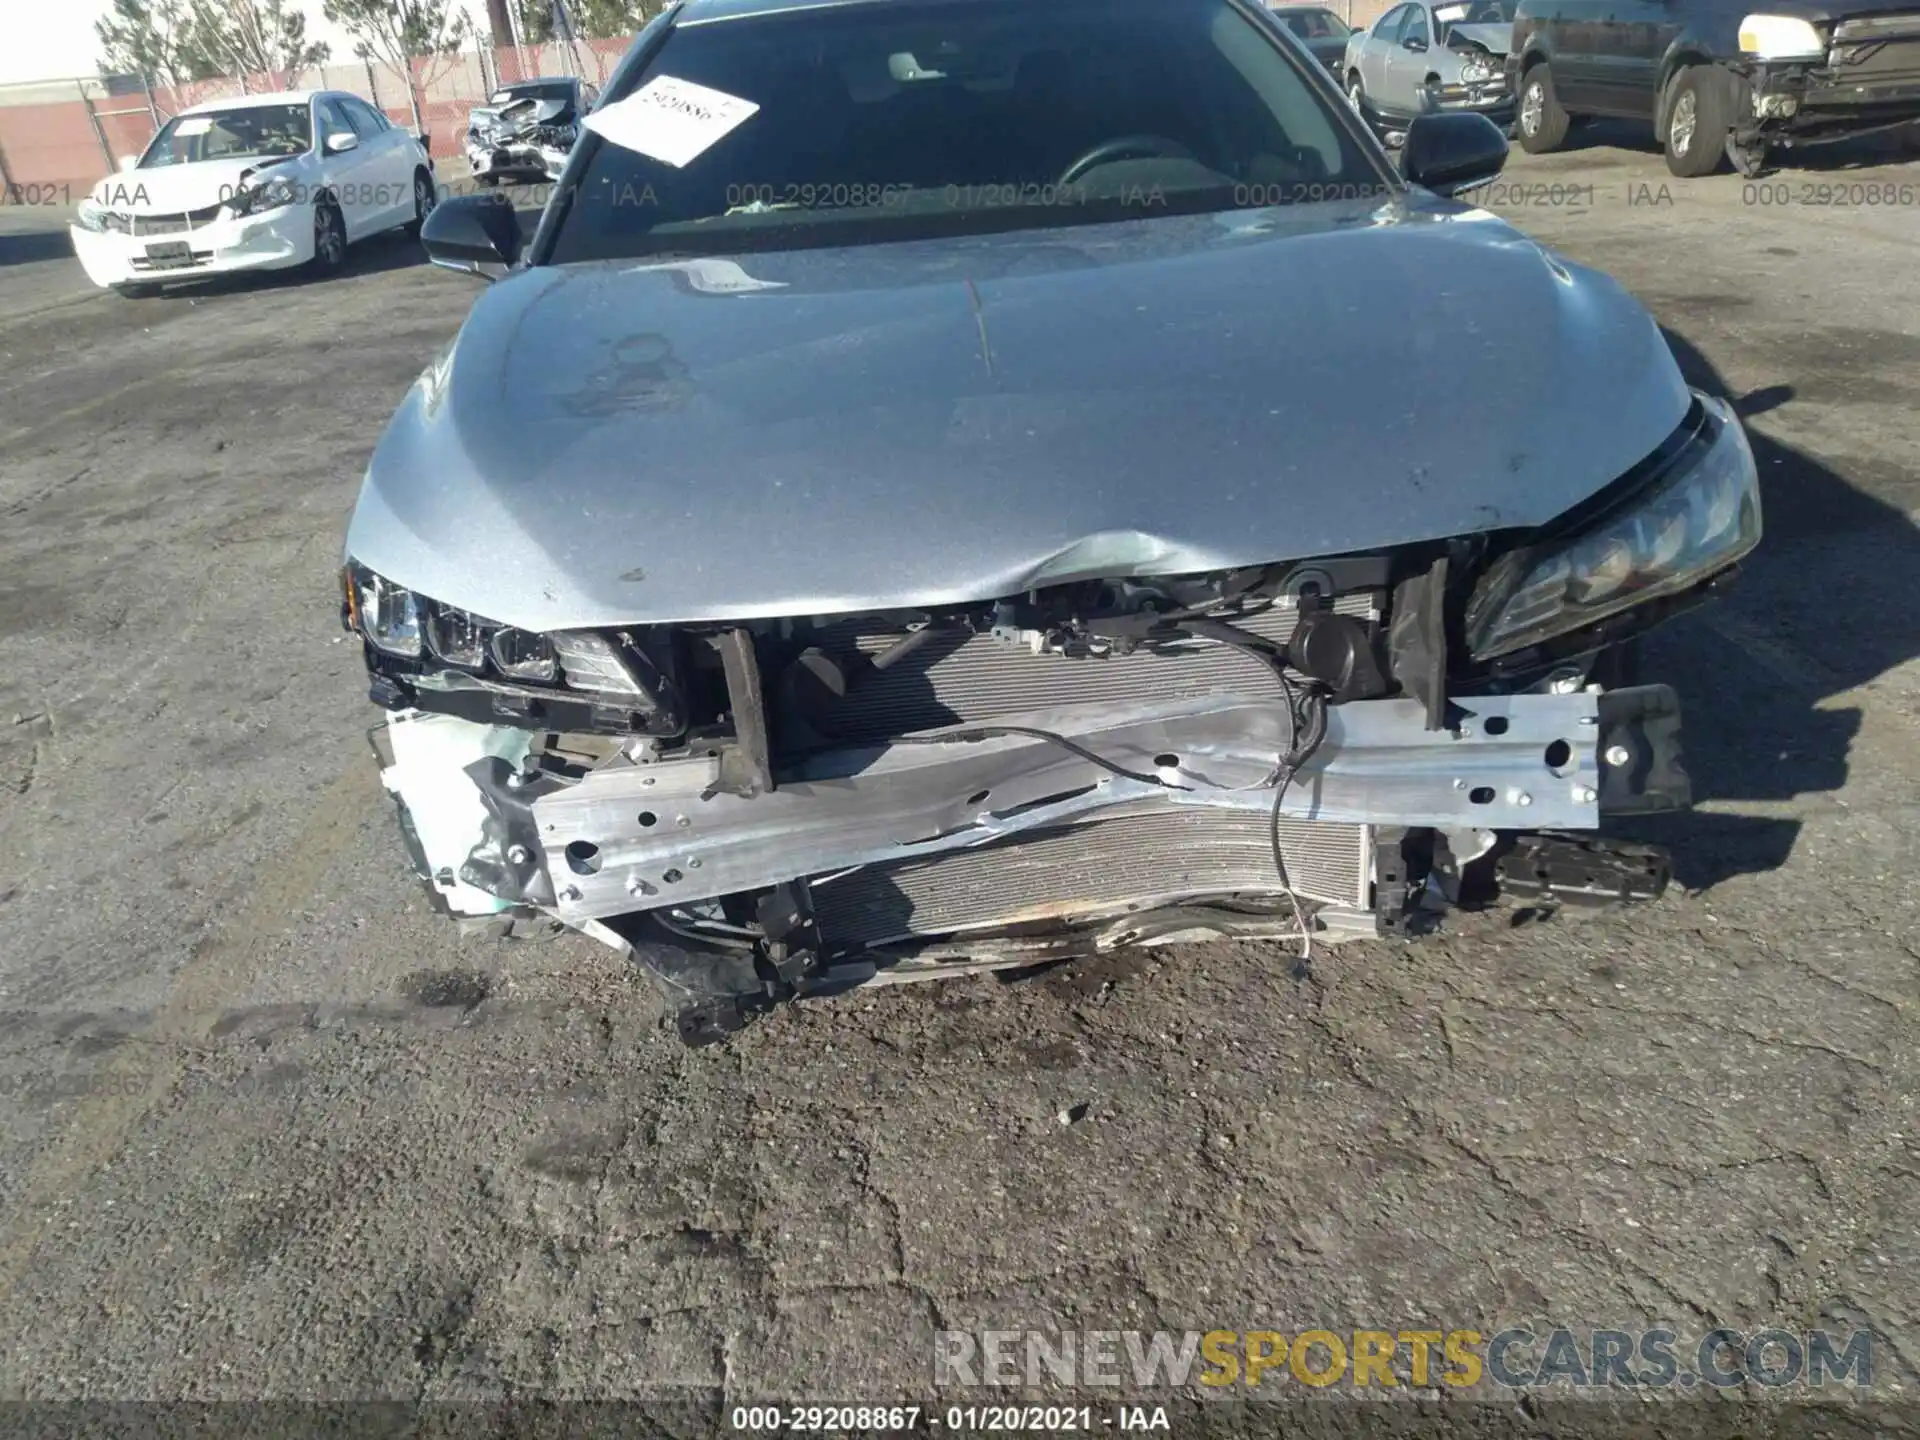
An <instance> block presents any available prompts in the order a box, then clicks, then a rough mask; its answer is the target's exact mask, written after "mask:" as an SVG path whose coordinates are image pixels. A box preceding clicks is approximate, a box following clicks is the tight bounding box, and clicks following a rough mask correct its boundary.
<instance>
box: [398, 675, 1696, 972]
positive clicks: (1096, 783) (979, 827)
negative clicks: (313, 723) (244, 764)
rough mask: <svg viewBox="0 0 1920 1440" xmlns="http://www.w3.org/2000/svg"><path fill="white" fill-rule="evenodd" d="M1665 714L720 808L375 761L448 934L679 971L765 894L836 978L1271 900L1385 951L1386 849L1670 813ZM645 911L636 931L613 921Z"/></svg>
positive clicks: (900, 781) (1330, 718) (1274, 718)
mask: <svg viewBox="0 0 1920 1440" xmlns="http://www.w3.org/2000/svg"><path fill="white" fill-rule="evenodd" d="M1678 717H1679V711H1678V704H1677V701H1676V700H1675V698H1674V696H1673V692H1672V691H1671V690H1669V689H1668V688H1666V687H1664V686H1645V687H1637V688H1633V689H1624V690H1617V691H1612V692H1601V691H1599V690H1598V688H1597V687H1592V688H1587V689H1583V690H1577V691H1575V692H1573V693H1561V694H1553V693H1547V694H1524V695H1508V696H1487V697H1469V698H1463V699H1460V700H1458V701H1456V702H1455V704H1454V707H1453V709H1452V711H1451V713H1450V715H1449V723H1448V725H1447V727H1446V728H1443V729H1439V730H1429V729H1427V728H1426V724H1425V722H1426V714H1425V709H1424V707H1423V706H1422V705H1421V704H1420V703H1419V702H1416V701H1412V700H1405V699H1390V700H1371V701H1358V702H1353V703H1349V704H1344V705H1335V706H1331V707H1329V708H1328V711H1327V719H1326V734H1325V738H1324V740H1322V742H1321V743H1320V744H1319V745H1318V747H1317V748H1316V749H1315V750H1314V751H1313V753H1312V755H1311V757H1310V758H1309V759H1308V760H1307V761H1306V762H1305V763H1304V764H1303V765H1302V766H1301V767H1300V769H1299V770H1298V772H1297V773H1296V774H1294V775H1293V776H1292V777H1291V779H1290V781H1289V782H1288V783H1287V784H1286V785H1285V786H1284V788H1282V787H1280V786H1279V785H1278V784H1277V781H1278V780H1279V778H1280V777H1279V774H1278V768H1277V765H1276V757H1277V756H1278V755H1280V754H1282V753H1284V752H1285V751H1287V750H1288V749H1289V747H1290V745H1291V744H1292V738H1293V737H1292V736H1291V735H1290V724H1291V716H1290V712H1289V711H1288V709H1287V707H1286V706H1284V705H1282V704H1277V703H1273V702H1267V701H1255V700H1252V699H1249V698H1246V697H1243V696H1225V697H1222V696H1202V697H1187V698H1182V699H1175V700H1168V701H1163V702H1156V703H1144V702H1136V703H1132V704H1128V705H1123V706H1115V705H1099V706H1078V707H1068V708H1064V709H1059V710H1052V711H1043V712H1034V713H1031V714H1024V715H1012V716H1007V717H1004V720H1003V721H1002V722H1001V725H1002V727H1003V728H1011V727H1015V726H1022V727H1029V728H1031V729H1033V730H1040V731H1045V732H1048V734H1049V735H1050V736H1051V737H1053V738H1051V739H1040V738H1035V737H1033V736H1028V735H1020V734H1004V735H997V736H993V737H990V738H979V737H977V736H976V737H975V738H967V739H960V738H954V739H943V738H942V737H941V736H940V734H939V733H938V732H932V733H929V734H922V735H918V736H915V737H911V738H910V739H909V740H904V741H898V742H894V743H890V744H877V745H872V746H865V747H858V748H850V749H845V750H838V751H832V752H828V753H825V754H822V755H818V756H815V757H814V758H812V759H811V760H810V761H809V762H807V763H806V764H805V766H804V767H802V768H799V769H797V770H796V771H794V772H793V773H790V774H783V775H782V776H781V779H780V783H779V785H778V787H777V788H776V789H773V790H771V791H767V792H763V793H757V794H751V795H743V794H740V793H737V792H736V791H735V790H734V789H732V788H730V787H725V786H724V784H723V776H722V773H721V768H720V761H719V759H718V758H717V757H714V756H706V755H696V756H695V757H693V758H685V759H670V760H660V759H651V758H648V755H647V753H646V751H645V749H644V747H642V746H638V745H635V746H629V747H625V748H623V749H621V750H620V751H619V752H617V753H616V754H615V755H614V756H613V758H612V759H611V760H610V761H608V762H607V763H604V764H602V765H600V766H598V767H597V768H594V769H592V770H590V771H588V772H587V773H586V774H585V775H584V776H583V777H577V778H568V777H560V776H556V775H554V774H552V773H550V772H547V771H544V770H541V769H540V768H539V767H537V766H535V765H532V764H530V763H529V761H528V756H529V753H530V749H531V745H532V741H533V738H534V737H533V734H532V732H530V731H527V730H523V729H519V728H515V727H512V726H501V725H483V724H476V723H473V722H471V721H468V720H463V719H459V718H456V717H453V716H449V715H438V714H426V713H422V712H403V713H399V714H396V715H394V716H393V717H392V718H391V720H390V722H389V723H388V724H387V725H385V726H382V727H380V728H379V730H378V731H377V732H376V749H377V750H378V751H379V752H380V753H381V755H382V759H383V767H384V768H383V779H384V781H385V783H386V786H387V788H388V790H389V791H391V792H392V794H393V795H394V797H395V799H396V800H397V801H399V802H400V807H401V811H402V815H403V830H404V832H405V833H406V835H407V838H408V843H409V849H410V851H411V853H412V855H413V859H414V863H415V865H416V867H417V868H418V869H419V871H420V873H421V874H422V876H423V877H424V878H425V880H426V882H427V884H428V886H429V888H430V889H431V890H432V891H433V893H434V894H435V897H436V901H437V903H439V904H440V905H441V906H442V907H444V908H445V909H446V910H448V911H449V912H450V913H452V914H455V915H460V916H467V917H489V916H499V915H503V914H507V913H521V914H530V913H531V914H540V915H544V916H547V917H550V918H551V919H554V920H558V921H560V922H562V923H564V924H566V925H568V926H571V927H573V928H575V929H579V930H582V931H584V932H585V933H588V934H591V935H594V936H596V938H599V939H601V940H603V941H606V942H607V943H609V944H613V945H617V946H620V947H622V948H630V949H632V950H633V951H634V953H636V954H638V955H640V957H641V958H642V959H643V960H644V959H647V956H648V954H649V953H651V952H650V950H649V947H652V949H654V950H657V949H658V948H659V947H660V946H663V945H664V946H665V947H666V948H667V949H669V950H672V949H675V948H676V947H678V948H679V949H688V948H689V947H687V946H685V945H682V944H681V943H680V940H678V939H676V938H675V937H676V935H677V934H679V933H680V932H679V931H678V930H676V928H675V922H676V921H685V920H687V919H688V917H694V916H705V917H707V918H708V919H709V920H711V919H714V918H716V917H718V916H719V915H720V913H721V910H722V909H723V908H725V907H727V906H729V905H731V906H732V907H733V909H732V913H733V915H734V917H735V918H736V919H737V918H738V914H739V900H740V897H743V896H747V897H765V896H767V895H770V894H785V895H789V896H793V897H798V898H797V900H795V901H793V902H792V903H794V904H795V905H796V906H797V908H798V910H800V911H802V912H805V913H806V914H807V916H808V917H809V918H808V921H807V923H808V924H810V925H817V927H818V929H819V931H820V934H819V936H817V937H816V941H817V942H821V943H824V944H825V946H826V948H828V949H837V950H838V951H839V952H841V954H842V956H843V958H844V957H846V956H852V955H855V954H857V953H858V952H867V951H873V950H877V949H885V948H887V947H895V948H898V947H901V946H909V947H912V948H914V949H915V950H916V951H917V952H918V958H919V959H920V960H925V959H927V958H928V957H929V955H931V956H934V957H936V958H939V959H942V960H947V961H961V960H965V959H966V958H968V957H978V958H982V959H988V960H993V959H997V960H999V961H1002V962H1006V961H1008V960H1010V959H1016V958H1018V957H1021V956H1031V955H1033V954H1036V953H1038V954H1045V953H1049V952H1050V947H1055V946H1057V945H1058V943H1060V939H1061V937H1062V936H1063V935H1064V934H1066V933H1067V932H1071V931H1074V930H1076V929H1079V930H1082V931H1091V932H1092V933H1095V934H1096V935H1098V936H1102V937H1104V941H1103V942H1102V943H1149V942H1150V941H1152V940H1156V939H1169V938H1177V937H1180V936H1184V935H1187V934H1190V933H1257V932H1258V931H1259V930H1260V929H1261V928H1262V926H1264V927H1265V929H1266V931H1267V933H1280V932H1281V930H1283V929H1287V930H1290V929H1292V928H1293V927H1294V926H1295V925H1297V921H1296V920H1295V918H1294V916H1293V914H1292V912H1291V909H1290V908H1288V909H1284V910H1283V909H1282V908H1281V907H1280V905H1279V903H1278V902H1280V901H1282V900H1284V899H1286V898H1288V892H1289V890H1291V892H1292V894H1293V896H1296V897H1299V898H1302V899H1304V900H1306V901H1307V902H1309V903H1310V905H1311V906H1312V907H1313V909H1314V910H1315V921H1314V923H1315V926H1316V929H1318V930H1320V931H1323V932H1326V933H1328V934H1333V935H1340V936H1345V935H1353V934H1376V933H1380V932H1381V931H1382V930H1392V929H1395V928H1397V924H1396V922H1397V919H1398V917H1399V913H1400V912H1402V911H1404V910H1405V909H1406V908H1407V907H1408V906H1409V905H1412V904H1415V903H1417V901H1418V899H1419V895H1418V890H1419V886H1418V885H1417V884H1416V885H1415V886H1414V887H1412V890H1411V891H1410V890H1409V887H1408V885H1407V883H1406V882H1407V879H1408V877H1407V876H1406V875H1405V874H1403V873H1402V872H1401V868H1400V864H1399V862H1398V861H1397V860H1395V859H1391V858H1390V859H1388V860H1387V861H1385V863H1384V864H1383V862H1382V858H1381V857H1382V856H1392V855H1398V854H1399V847H1400V846H1401V844H1402V841H1403V840H1404V838H1405V837H1406V836H1407V835H1409V834H1411V833H1415V832H1419V831H1426V832H1431V833H1432V834H1434V835H1438V836H1442V837H1447V844H1446V846H1444V847H1443V848H1445V849H1447V850H1448V851H1449V853H1452V854H1455V855H1480V854H1485V853H1487V852H1489V851H1490V850H1492V849H1493V844H1494V839H1495V837H1498V836H1501V835H1509V834H1512V833H1516V832H1533V831H1543V830H1544V831H1554V832H1574V833H1580V832H1590V831H1592V830H1594V829H1595V828H1596V827H1597V826H1598V825H1599V824H1600V822H1601V819H1602V817H1603V816H1605V815H1608V814H1616V813H1633V812H1642V811H1647V810H1661V809H1674V808H1682V807H1684V806H1686V805H1687V804H1688V803H1690V798H1691V797H1690V795H1689V793H1688V787H1687V780H1686V775H1685V771H1684V768H1683V767H1682V764H1681V756H1680V746H1679V720H1678ZM1063 741H1064V742H1066V743H1064V744H1063V743H1060V742H1063ZM1119 771H1125V772H1129V773H1127V774H1122V773H1117V772H1119ZM1277 791H1278V792H1280V793H1279V794H1278V804H1277V806H1276V792H1277ZM1269 841H1271V843H1272V846H1274V847H1277V848H1278V849H1279V850H1280V851H1281V852H1282V855H1283V857H1284V859H1285V862H1286V871H1287V875H1286V878H1285V879H1284V880H1283V879H1282V875H1281V871H1280V869H1279V867H1278V865H1276V864H1274V863H1273V851H1272V849H1271V848H1269ZM783 903H786V902H783ZM649 916H656V917H659V918H660V919H662V920H663V921H664V922H666V928H665V929H661V928H659V927H649V926H645V925H644V924H640V925H636V922H637V921H644V919H645V918H646V917H649ZM723 933H724V932H723ZM768 933H772V932H771V931H769V932H768ZM736 948H738V947H736ZM690 953H691V954H692V955H694V956H696V957H698V956H704V957H705V958H706V960H708V961H715V963H718V962H717V960H716V956H715V953H714V952H713V951H712V950H710V949H704V948H701V947H697V946H696V947H691V951H690ZM647 963H648V964H649V965H650V967H652V968H654V969H656V970H658V969H659V967H658V966H657V965H655V964H654V962H653V961H652V960H648V961H647ZM676 963H678V962H676ZM688 967H691V969H697V968H698V967H697V965H696V964H695V961H694V960H692V959H688V960H686V961H685V962H684V965H683V966H682V968H683V969H686V968H688ZM689 973H691V970H690V971H689ZM716 973H720V972H716ZM836 973H838V974H839V975H841V976H842V977H844V976H845V975H847V974H848V973H849V972H848V970H847V969H846V967H845V966H842V967H841V968H840V969H839V970H838V971H837V972H836ZM874 973H875V970H874V967H873V966H872V965H871V964H869V965H868V966H867V968H866V970H865V972H864V974H862V975H861V977H860V978H872V977H873V975H874ZM819 978H820V977H819V976H818V975H816V976H815V977H814V979H815V981H816V982H817V981H818V980H819Z"/></svg>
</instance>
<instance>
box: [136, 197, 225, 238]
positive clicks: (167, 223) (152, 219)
mask: <svg viewBox="0 0 1920 1440" xmlns="http://www.w3.org/2000/svg"><path fill="white" fill-rule="evenodd" d="M220 210H221V207H220V206H218V205H209V206H207V207H206V208H205V209H204V210H182V211H179V212H176V213H174V214H170V215H134V216H131V217H129V218H130V219H131V220H132V222H133V228H132V230H131V232H130V233H131V234H133V235H136V236H140V237H146V236H150V235H179V234H183V233H185V232H186V231H188V230H192V229H194V228H196V227H197V226H201V225H206V224H209V223H211V222H212V221H213V219H214V218H215V217H216V216H218V215H219V213H220Z"/></svg>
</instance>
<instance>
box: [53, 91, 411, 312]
mask: <svg viewBox="0 0 1920 1440" xmlns="http://www.w3.org/2000/svg"><path fill="white" fill-rule="evenodd" d="M435 193H436V192H435V189H434V180H433V162H432V160H430V159H429V158H428V155H427V150H426V144H425V136H416V135H411V134H409V133H407V132H406V131H404V130H401V129H399V128H398V127H396V126H395V125H394V124H393V123H392V122H391V121H389V120H388V119H387V117H386V116H385V115H382V114H381V113H380V112H379V111H378V110H376V109H375V108H374V107H373V106H371V105H369V104H368V103H367V102H366V101H364V100H362V99H360V98H359V97H358V96H356V95H348V94H343V93H340V92H338V91H328V90H319V91H310V90H301V91H288V92H283V93H279V94H272V95H248V96H241V97H239V98H237V99H227V100H216V101H212V102H209V103H207V104H204V105H196V106H194V107H192V108H191V109H188V110H184V111H182V112H181V113H180V114H178V115H176V116H174V117H173V119H171V120H169V121H168V122H167V123H166V124H165V125H163V126H162V127H161V128H160V131H159V133H158V134H156V135H155V136H154V137H153V140H152V143H150V144H149V145H148V146H147V148H146V151H145V153H143V154H142V155H140V156H139V157H138V158H135V157H132V156H128V157H125V158H123V159H122V160H121V162H120V172H119V173H118V174H116V175H111V176H109V177H108V178H107V179H105V180H102V181H101V182H100V183H99V184H98V185H96V186H95V187H94V188H93V192H92V193H91V194H90V195H89V196H88V197H87V199H85V200H83V201H82V202H81V203H80V206H79V213H78V215H77V217H76V219H75V223H74V224H73V225H72V226H71V227H70V231H69V233H70V234H71V235H72V236H73V249H74V253H75V254H76V255H77V256H78V257H79V259H80V264H81V267H82V268H83V269H84V270H85V271H86V272H87V278H88V279H89V280H91V281H93V283H94V284H96V285H98V286H101V287H102V288H103V289H112V290H116V291H119V292H120V293H122V294H127V295H139V294H148V293H152V292H153V291H154V290H155V289H157V287H158V286H159V285H160V284H162V283H163V282H167V281H175V280H198V279H203V278H205V277H206V276H209V275H218V274H228V273H232V272H234V271H242V270H278V269H287V268H291V267H293V266H298V265H309V266H311V267H312V268H313V269H314V270H315V271H317V272H321V273H324V272H327V271H331V270H334V269H337V268H338V267H339V266H340V265H341V264H343V263H344V262H345V260H346V254H347V246H348V245H349V244H351V243H352V242H354V241H356V240H361V239H364V238H366V237H367V236H369V235H376V234H379V233H381V232H382V231H386V230H392V229H396V228H398V227H400V226H406V225H418V224H419V223H420V221H422V220H423V219H425V218H426V215H427V212H428V211H430V210H431V209H432V208H433V204H434V198H435Z"/></svg>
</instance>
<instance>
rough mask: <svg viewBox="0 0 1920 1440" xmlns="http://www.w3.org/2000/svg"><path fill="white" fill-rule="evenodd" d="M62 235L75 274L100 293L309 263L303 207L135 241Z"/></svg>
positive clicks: (111, 235)
mask: <svg viewBox="0 0 1920 1440" xmlns="http://www.w3.org/2000/svg"><path fill="white" fill-rule="evenodd" d="M67 233H68V234H69V235H70V236H71V237H72V239H73V253H74V254H75V256H77V257H78V258H79V261H80V268H81V269H82V270H84V271H86V274H87V278H88V279H89V280H91V281H92V282H93V283H94V284H95V285H98V286H100V287H101V288H102V289H109V288H111V287H113V286H116V285H141V284H146V285H155V284H164V283H166V282H168V281H174V280H198V279H202V278H204V277H206V276H208V275H227V274H233V273H235V272H237V271H242V270H279V269H285V268H288V267H290V266H295V265H304V264H305V263H306V262H307V261H309V260H311V259H312V258H313V211H312V210H311V209H310V208H308V207H307V206H304V205H289V206H285V207H283V208H282V209H279V210H270V211H267V212H266V213H265V214H261V215H247V216H242V217H240V218H238V219H232V220H214V221H211V222H209V223H207V224H205V225H200V226H197V227H195V228H194V229H192V230H183V231H180V232H178V233H172V234H164V235H140V236H135V235H128V234H122V233H120V232H118V231H97V230H84V229H82V228H81V227H80V226H78V225H70V226H68V227H67Z"/></svg>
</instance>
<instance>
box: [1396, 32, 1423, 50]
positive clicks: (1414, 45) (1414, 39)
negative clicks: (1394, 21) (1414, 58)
mask: <svg viewBox="0 0 1920 1440" xmlns="http://www.w3.org/2000/svg"><path fill="white" fill-rule="evenodd" d="M1400 43H1401V44H1402V45H1404V46H1406V47H1407V49H1409V50H1412V51H1415V52H1416V53H1417V52H1419V51H1423V50H1425V49H1426V48H1427V42H1426V41H1424V40H1422V39H1421V38H1420V37H1419V36H1418V35H1409V36H1407V38H1406V39H1404V40H1402V41H1401V42H1400Z"/></svg>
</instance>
